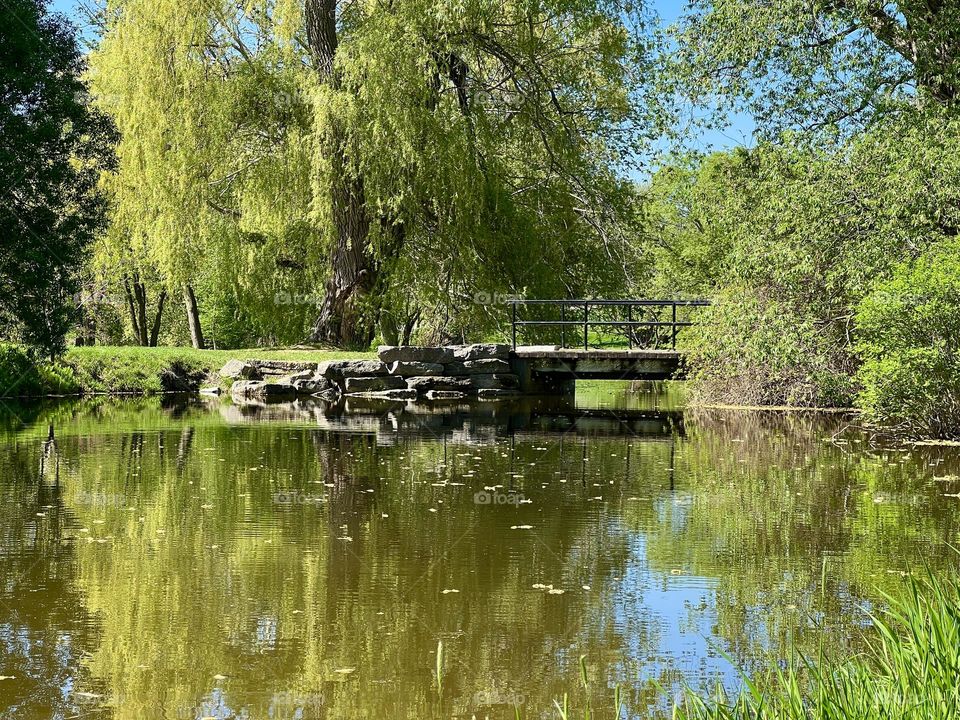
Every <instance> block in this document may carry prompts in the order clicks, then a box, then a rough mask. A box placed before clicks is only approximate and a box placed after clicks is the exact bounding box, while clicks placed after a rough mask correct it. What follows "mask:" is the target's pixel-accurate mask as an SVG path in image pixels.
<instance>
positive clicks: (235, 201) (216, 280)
mask: <svg viewBox="0 0 960 720" xmlns="http://www.w3.org/2000/svg"><path fill="white" fill-rule="evenodd" d="M102 20H103V28H102V38H101V41H100V43H99V46H98V48H97V49H96V51H95V52H94V53H93V55H92V58H91V63H92V67H93V85H94V87H95V89H96V91H97V94H98V97H99V101H100V103H101V105H102V106H103V107H104V108H105V109H106V110H107V111H108V112H109V113H110V114H111V115H112V116H113V117H114V118H115V120H116V123H117V126H118V128H119V130H120V132H121V135H122V140H121V142H120V147H119V149H118V158H119V165H118V169H117V171H116V172H115V173H113V174H112V175H111V176H110V177H109V178H107V181H106V184H107V185H108V186H109V187H110V189H111V190H112V192H113V198H114V213H113V225H112V228H111V233H110V236H109V239H108V241H107V243H108V244H112V245H113V246H114V247H117V246H120V247H124V248H125V247H129V246H131V245H136V246H137V247H138V251H137V256H138V257H142V258H144V259H145V261H146V262H148V263H149V264H151V265H152V266H153V267H154V268H156V269H157V270H158V271H159V272H160V273H161V275H162V276H163V277H164V278H165V281H166V283H167V284H168V285H170V286H187V287H190V286H192V285H194V284H195V283H197V282H198V280H203V284H204V286H205V287H208V286H211V285H213V286H216V287H219V288H221V289H223V288H229V290H230V292H231V293H232V294H233V296H234V297H235V298H237V302H238V305H239V306H240V307H241V308H242V309H243V312H244V313H246V314H247V315H248V316H249V317H250V318H252V321H255V324H257V325H258V326H259V327H263V328H266V327H269V326H270V324H271V323H280V322H290V321H291V318H290V316H291V313H294V314H295V312H296V308H299V307H300V305H302V304H297V303H290V304H282V303H280V304H278V303H277V302H276V301H275V298H276V297H277V296H278V293H281V292H282V293H287V295H286V297H290V296H291V294H292V297H295V298H306V299H307V301H308V302H307V303H306V304H308V305H309V304H310V303H311V302H312V301H313V299H314V298H316V302H315V303H313V306H314V312H315V315H314V317H313V319H312V322H310V323H309V325H310V327H308V325H307V323H304V324H303V325H302V329H301V332H302V331H307V330H309V332H308V333H307V334H309V336H310V339H312V340H314V341H317V342H326V343H331V344H335V345H345V346H366V345H368V344H369V343H370V341H371V339H372V338H373V336H374V334H375V332H376V330H377V328H378V327H379V330H380V332H381V334H382V335H383V337H384V338H385V339H387V340H391V341H392V340H396V339H397V335H398V333H399V332H402V328H404V327H405V328H406V334H407V335H409V333H410V331H411V329H412V328H413V327H414V326H415V325H417V323H419V325H420V327H421V332H423V333H433V334H435V335H443V334H447V335H449V334H450V333H451V332H452V331H453V330H455V329H456V328H459V327H471V328H473V329H477V328H482V327H487V328H489V326H490V323H491V320H492V317H493V316H494V315H495V314H496V309H495V308H491V307H489V306H488V305H483V304H482V303H477V302H475V299H476V297H477V295H478V293H481V294H483V293H486V294H489V293H494V292H512V293H523V292H528V293H531V294H551V295H567V294H569V293H578V292H591V293H597V294H599V293H602V292H614V291H616V290H617V289H618V288H620V287H623V286H624V283H625V275H626V274H627V273H626V268H628V267H629V266H630V263H631V258H630V257H629V249H628V244H627V237H626V232H625V231H624V226H625V222H626V220H627V219H629V215H630V213H631V212H632V202H633V198H632V195H631V192H630V186H629V184H628V183H627V182H626V181H625V179H624V177H623V174H624V172H625V170H626V168H627V167H628V166H629V163H630V162H631V161H632V160H633V158H634V157H635V153H636V151H637V149H638V147H639V145H638V142H639V137H640V133H641V129H642V123H641V121H640V119H639V117H638V115H637V113H636V111H635V107H634V103H633V99H634V95H633V93H634V90H635V89H636V88H637V87H638V85H639V79H640V77H641V75H642V72H643V68H644V67H645V66H646V65H645V48H646V47H647V45H646V41H645V39H644V38H645V18H644V17H643V15H642V13H641V12H640V11H639V10H637V9H635V8H634V7H632V6H625V5H621V4H620V3H618V2H605V1H603V0H549V1H547V2H542V1H534V0H509V1H506V2H505V1H502V0H497V1H493V0H474V1H471V2H467V3H453V2H440V3H437V2H428V1H427V0H394V1H393V2H372V1H367V0H358V1H357V2H352V3H342V4H340V5H339V6H338V4H337V3H336V2H335V0H306V2H305V4H300V3H297V2H293V1H292V0H255V1H254V2H248V3H244V4H242V5H239V6H238V5H237V4H234V3H228V2H221V1H219V0H188V1H187V2H167V1H166V0H164V1H161V2H155V1H152V0H151V1H149V2H148V1H147V0H108V2H107V4H106V6H105V8H104V12H103V15H102ZM271 298H273V299H274V301H273V302H271ZM201 302H202V299H201ZM291 305H293V306H294V307H291ZM308 311H309V310H306V311H304V312H308ZM302 320H303V318H302V317H300V318H299V319H297V318H294V321H293V324H294V326H295V325H296V324H297V322H300V321H302Z"/></svg>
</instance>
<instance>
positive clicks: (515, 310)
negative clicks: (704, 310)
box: [510, 300, 710, 350]
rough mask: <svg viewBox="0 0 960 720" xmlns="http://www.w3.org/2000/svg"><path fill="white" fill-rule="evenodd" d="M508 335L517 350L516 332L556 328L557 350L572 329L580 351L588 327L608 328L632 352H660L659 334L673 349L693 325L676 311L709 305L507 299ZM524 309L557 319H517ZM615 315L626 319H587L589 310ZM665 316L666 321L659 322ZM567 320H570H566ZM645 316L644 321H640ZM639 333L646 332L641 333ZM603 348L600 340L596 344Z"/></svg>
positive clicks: (585, 345) (586, 341) (587, 344)
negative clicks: (553, 311) (548, 312)
mask: <svg viewBox="0 0 960 720" xmlns="http://www.w3.org/2000/svg"><path fill="white" fill-rule="evenodd" d="M510 305H511V306H512V308H511V323H510V324H511V334H512V337H513V348H514V349H516V348H517V334H518V331H520V330H522V329H523V328H527V327H559V328H560V347H564V348H566V347H569V346H568V345H567V342H566V341H567V335H568V330H573V329H574V328H576V332H575V333H574V336H577V337H578V342H577V345H579V344H580V343H579V339H580V338H579V336H580V334H581V332H582V339H583V348H584V350H588V349H589V348H590V330H591V328H610V329H619V330H621V331H624V332H623V333H622V334H623V335H626V339H627V345H628V347H629V348H630V349H631V350H632V349H633V348H634V347H635V346H636V347H638V348H644V349H661V346H662V341H663V340H664V338H663V335H662V334H663V332H664V331H666V332H667V337H669V339H670V347H671V348H672V349H676V347H677V333H678V332H679V331H680V329H681V328H685V327H690V326H691V325H694V323H693V322H692V321H691V320H687V319H682V318H680V317H679V316H678V308H695V307H705V306H707V305H710V301H709V300H511V301H510ZM525 307H541V308H543V307H546V308H559V311H560V312H559V319H547V320H526V319H521V318H520V317H519V309H520V308H525ZM591 309H593V310H594V311H599V312H604V311H606V312H607V318H609V315H610V313H611V312H613V314H614V315H616V314H617V312H619V313H620V315H625V316H626V317H625V318H623V317H614V318H613V319H606V318H605V319H599V320H598V319H591V317H590V311H591ZM634 311H637V312H638V313H639V319H634ZM664 314H666V315H667V317H668V318H669V319H663V315H664ZM568 317H570V318H573V319H568ZM645 317H646V319H644V318H645ZM641 330H643V331H646V332H641ZM595 346H596V347H603V340H602V338H601V340H600V343H599V344H596V343H595Z"/></svg>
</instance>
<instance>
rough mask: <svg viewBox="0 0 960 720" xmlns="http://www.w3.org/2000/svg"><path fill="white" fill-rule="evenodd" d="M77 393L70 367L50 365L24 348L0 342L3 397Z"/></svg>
mask: <svg viewBox="0 0 960 720" xmlns="http://www.w3.org/2000/svg"><path fill="white" fill-rule="evenodd" d="M78 390H79V387H78V385H77V381H76V378H75V377H74V375H73V371H72V370H71V369H70V368H68V367H65V366H63V365H54V364H51V363H48V362H46V361H44V360H42V359H40V358H39V357H38V356H37V354H36V351H34V350H30V349H28V348H25V347H23V346H21V345H14V344H11V343H0V397H34V396H39V395H67V394H71V393H75V392H78Z"/></svg>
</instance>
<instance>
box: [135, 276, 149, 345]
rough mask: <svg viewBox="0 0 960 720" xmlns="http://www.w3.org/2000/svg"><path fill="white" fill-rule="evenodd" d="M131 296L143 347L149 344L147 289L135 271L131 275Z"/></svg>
mask: <svg viewBox="0 0 960 720" xmlns="http://www.w3.org/2000/svg"><path fill="white" fill-rule="evenodd" d="M133 296H134V298H135V299H136V301H137V317H138V318H139V322H138V323H137V329H138V330H139V331H140V345H142V346H144V347H145V346H147V345H149V344H150V343H149V339H148V338H147V289H146V287H144V285H143V283H142V282H141V281H140V276H139V275H137V274H136V273H134V275H133Z"/></svg>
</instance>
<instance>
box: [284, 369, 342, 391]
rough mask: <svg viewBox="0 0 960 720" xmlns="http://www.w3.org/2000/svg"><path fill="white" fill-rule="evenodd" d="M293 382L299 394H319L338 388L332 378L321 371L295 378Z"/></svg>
mask: <svg viewBox="0 0 960 720" xmlns="http://www.w3.org/2000/svg"><path fill="white" fill-rule="evenodd" d="M291 384H292V385H293V387H294V389H295V390H296V391H297V394H298V395H318V394H320V393H324V392H326V391H327V390H331V389H335V388H336V385H334V383H333V381H332V380H330V379H329V378H327V377H325V376H323V375H320V374H319V373H316V374H311V375H309V376H308V377H298V378H294V379H293V380H292V381H291Z"/></svg>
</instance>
